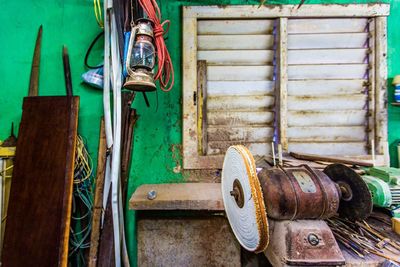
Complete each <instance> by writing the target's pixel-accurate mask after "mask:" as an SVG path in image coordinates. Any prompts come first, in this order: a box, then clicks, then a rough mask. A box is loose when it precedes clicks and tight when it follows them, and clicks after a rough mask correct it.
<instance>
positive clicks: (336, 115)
mask: <svg viewBox="0 0 400 267" xmlns="http://www.w3.org/2000/svg"><path fill="white" fill-rule="evenodd" d="M365 118H366V111H365V110H345V111H342V110H337V111H332V110H330V111H289V112H288V126H289V127H291V126H360V125H364V124H365Z"/></svg>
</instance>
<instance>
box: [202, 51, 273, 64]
mask: <svg viewBox="0 0 400 267" xmlns="http://www.w3.org/2000/svg"><path fill="white" fill-rule="evenodd" d="M197 59H198V60H206V61H207V64H208V65H228V66H234V65H242V66H248V65H250V66H253V65H272V61H273V59H274V52H273V51H272V50H207V51H199V52H198V53H197Z"/></svg>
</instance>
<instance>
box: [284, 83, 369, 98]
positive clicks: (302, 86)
mask: <svg viewBox="0 0 400 267" xmlns="http://www.w3.org/2000/svg"><path fill="white" fill-rule="evenodd" d="M365 82H367V81H366V80H296V81H289V82H288V94H289V95H291V96H320V95H321V96H330V95H332V96H333V95H354V94H361V93H363V92H364V86H363V84H364V83H365Z"/></svg>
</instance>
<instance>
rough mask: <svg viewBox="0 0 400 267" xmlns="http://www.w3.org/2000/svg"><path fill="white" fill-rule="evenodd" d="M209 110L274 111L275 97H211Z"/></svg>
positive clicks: (208, 105) (208, 104)
mask: <svg viewBox="0 0 400 267" xmlns="http://www.w3.org/2000/svg"><path fill="white" fill-rule="evenodd" d="M207 101H208V103H207V110H209V111H215V110H221V111H222V112H224V111H227V110H248V111H256V110H265V109H272V108H273V106H274V97H273V96H235V95H234V96H232V95H228V96H217V97H209V98H208V100H207Z"/></svg>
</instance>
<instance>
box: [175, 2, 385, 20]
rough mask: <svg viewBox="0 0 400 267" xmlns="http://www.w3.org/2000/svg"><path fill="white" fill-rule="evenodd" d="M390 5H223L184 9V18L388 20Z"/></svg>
mask: <svg viewBox="0 0 400 267" xmlns="http://www.w3.org/2000/svg"><path fill="white" fill-rule="evenodd" d="M389 12H390V5H389V4H382V3H377V4H346V5H339V4H329V5H303V6H302V8H298V4H296V5H261V6H259V5H229V6H226V5H220V6H185V7H183V17H184V18H186V17H190V18H201V19H212V18H219V19H222V18H241V19H244V18H276V17H277V14H279V15H280V16H281V17H305V18H307V17H376V16H388V15H389Z"/></svg>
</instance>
